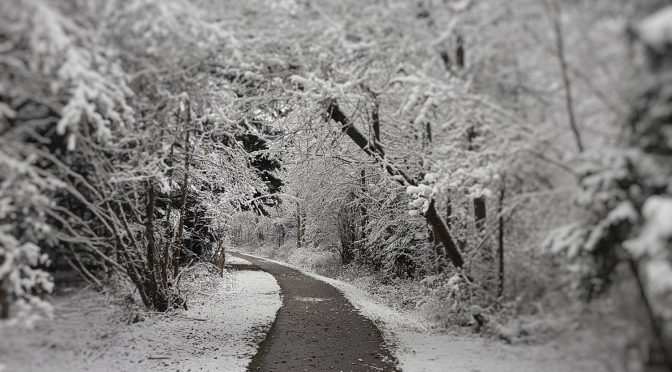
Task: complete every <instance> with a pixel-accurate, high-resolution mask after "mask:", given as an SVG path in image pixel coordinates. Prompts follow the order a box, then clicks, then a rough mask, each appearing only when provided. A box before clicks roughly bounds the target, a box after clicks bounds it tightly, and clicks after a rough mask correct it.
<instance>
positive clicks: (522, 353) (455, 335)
mask: <svg viewBox="0 0 672 372" xmlns="http://www.w3.org/2000/svg"><path fill="white" fill-rule="evenodd" d="M245 254H248V255H250V256H253V255H251V254H249V253H245ZM254 257H257V256H254ZM259 258H262V259H266V260H269V259H267V258H264V257H259ZM269 261H272V262H276V263H278V264H281V265H285V266H289V267H293V268H295V269H297V270H299V271H301V272H303V273H304V274H306V275H309V276H311V277H314V278H316V279H319V280H322V281H324V282H326V283H328V284H330V285H332V286H334V287H336V288H337V289H339V290H340V291H341V292H342V293H343V294H344V295H345V297H346V298H347V299H348V300H349V301H350V302H351V303H352V304H353V305H354V306H355V307H356V308H357V309H358V310H359V311H360V312H361V314H362V315H364V316H365V317H367V318H369V319H371V320H372V321H373V322H374V323H375V324H376V325H377V326H378V327H379V328H380V330H381V331H382V333H383V336H384V338H385V342H386V343H387V344H388V345H389V346H390V348H391V350H390V351H391V352H392V354H393V355H394V356H395V357H396V358H397V360H398V361H399V366H400V367H401V368H402V369H403V370H404V371H408V372H416V371H417V372H443V371H451V372H487V371H498V372H538V371H544V372H581V371H589V372H602V371H604V372H606V371H607V367H606V361H605V360H601V359H600V358H599V357H598V356H597V355H594V354H593V349H592V348H587V347H585V346H586V344H590V343H591V342H593V340H592V339H588V340H582V336H581V335H580V334H579V335H578V336H577V335H573V336H572V337H571V338H568V339H558V340H556V341H555V342H549V343H545V344H541V345H526V344H517V345H507V344H504V343H503V342H500V341H498V340H493V339H487V338H483V337H480V336H478V335H472V334H468V333H465V332H464V331H461V330H457V331H454V332H450V333H438V332H436V331H433V330H432V329H430V328H429V327H428V324H426V322H425V321H423V318H422V316H421V315H420V314H419V313H417V312H400V311H398V310H396V309H393V308H391V307H389V306H386V305H384V304H381V303H378V302H376V301H374V300H372V298H373V296H372V295H371V294H370V293H367V292H366V291H363V290H361V289H359V288H357V287H355V286H353V285H352V284H349V283H345V282H342V281H339V280H336V279H332V278H328V277H324V276H321V275H317V274H313V273H310V272H306V271H305V270H302V269H300V268H297V267H295V266H292V265H289V264H287V263H284V262H280V261H274V260H269Z"/></svg>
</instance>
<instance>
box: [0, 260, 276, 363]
mask: <svg viewBox="0 0 672 372" xmlns="http://www.w3.org/2000/svg"><path fill="white" fill-rule="evenodd" d="M188 285H190V286H191V287H192V289H193V290H194V292H193V294H192V295H191V297H190V298H189V299H188V305H189V310H188V311H183V310H180V311H176V312H174V313H172V314H151V315H149V316H147V317H146V319H145V320H144V321H141V322H138V323H135V324H128V323H127V318H128V314H129V311H125V310H124V304H120V303H119V301H118V299H114V298H112V297H110V296H105V295H102V294H100V293H97V292H94V291H91V290H80V291H78V292H76V293H70V294H67V295H65V296H57V297H55V298H54V302H55V307H56V309H55V313H56V314H55V319H54V320H52V321H46V322H41V323H39V324H38V325H37V327H36V328H35V329H32V330H26V329H21V328H0V366H2V365H3V364H4V367H5V368H4V371H5V372H41V371H45V372H46V371H50V372H53V371H194V372H195V371H244V370H245V367H246V366H247V364H248V363H249V361H250V359H251V358H252V356H254V354H255V353H256V351H257V347H258V345H259V343H260V342H261V341H263V339H264V338H265V335H266V332H267V331H268V329H270V326H271V324H272V323H273V321H274V320H275V315H276V312H277V311H278V309H279V308H280V306H281V304H282V301H281V298H280V287H279V286H278V284H277V283H276V281H275V279H274V278H273V277H272V276H271V275H269V274H267V273H264V272H261V271H242V270H232V271H229V272H225V274H224V278H214V277H212V276H209V277H207V278H201V279H200V281H199V278H198V276H196V280H194V281H193V282H192V283H189V284H188ZM2 370H3V368H2V367H0V371H2Z"/></svg>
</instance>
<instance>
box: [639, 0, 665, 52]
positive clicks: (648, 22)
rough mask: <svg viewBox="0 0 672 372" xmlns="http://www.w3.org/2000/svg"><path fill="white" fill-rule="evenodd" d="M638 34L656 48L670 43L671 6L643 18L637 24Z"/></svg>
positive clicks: (660, 48)
mask: <svg viewBox="0 0 672 372" xmlns="http://www.w3.org/2000/svg"><path fill="white" fill-rule="evenodd" d="M638 32H639V36H640V37H641V38H642V40H644V41H645V42H646V43H647V44H649V45H650V46H651V47H653V48H655V49H657V50H663V49H664V48H665V46H666V45H669V44H670V43H672V6H667V7H665V8H663V9H662V10H660V11H658V12H657V13H654V14H652V15H650V16H648V17H647V18H645V19H644V20H643V21H642V22H641V23H640V24H639V26H638Z"/></svg>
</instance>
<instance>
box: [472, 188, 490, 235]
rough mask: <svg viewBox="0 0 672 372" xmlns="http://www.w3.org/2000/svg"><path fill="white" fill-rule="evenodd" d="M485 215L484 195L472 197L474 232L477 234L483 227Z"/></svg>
mask: <svg viewBox="0 0 672 372" xmlns="http://www.w3.org/2000/svg"><path fill="white" fill-rule="evenodd" d="M486 217H487V211H486V207H485V197H484V196H479V197H476V198H474V220H475V221H476V232H477V233H478V234H479V235H480V234H482V233H483V230H484V228H485V219H486Z"/></svg>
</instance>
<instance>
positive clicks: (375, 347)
mask: <svg viewBox="0 0 672 372" xmlns="http://www.w3.org/2000/svg"><path fill="white" fill-rule="evenodd" d="M231 255H234V256H237V257H240V258H244V259H246V260H248V261H250V262H252V263H253V264H254V265H256V266H258V267H259V268H261V269H262V270H264V271H266V272H268V273H270V274H271V275H273V276H274V277H275V279H276V280H277V281H278V284H279V285H280V288H281V289H282V295H283V304H282V307H281V308H280V310H279V311H278V315H277V317H276V319H275V323H274V324H273V327H272V328H271V330H270V332H269V333H268V336H267V338H266V340H265V341H264V342H263V343H262V344H261V347H260V348H259V351H258V352H257V355H256V356H255V357H254V358H253V359H252V362H251V363H250V365H249V367H248V369H249V370H250V371H252V372H255V371H283V372H284V371H397V369H396V367H395V363H394V360H393V358H392V357H391V356H390V353H389V352H388V351H387V350H386V349H385V346H384V344H383V339H382V337H381V335H380V332H379V331H378V329H377V328H376V326H375V325H374V324H373V323H372V322H371V321H370V320H368V319H366V318H364V317H363V316H361V315H360V314H359V313H358V312H357V311H356V310H355V308H354V307H353V306H352V304H350V302H348V300H346V299H345V297H343V294H341V293H340V292H339V291H338V290H337V289H336V288H334V287H332V286H330V285H329V284H326V283H324V282H322V281H319V280H316V279H313V278H311V277H309V276H306V275H304V274H302V273H300V272H299V271H297V270H294V269H290V268H288V267H286V266H283V265H279V264H276V263H272V262H270V261H266V260H263V259H258V258H254V257H250V256H247V255H243V254H236V253H231Z"/></svg>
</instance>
